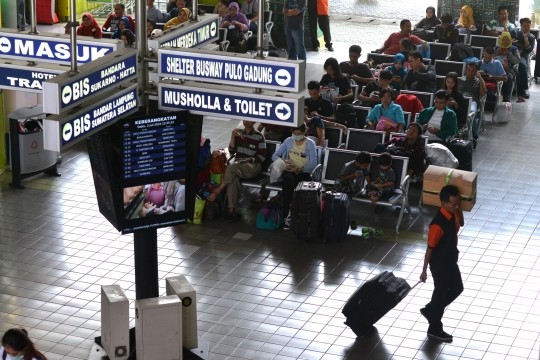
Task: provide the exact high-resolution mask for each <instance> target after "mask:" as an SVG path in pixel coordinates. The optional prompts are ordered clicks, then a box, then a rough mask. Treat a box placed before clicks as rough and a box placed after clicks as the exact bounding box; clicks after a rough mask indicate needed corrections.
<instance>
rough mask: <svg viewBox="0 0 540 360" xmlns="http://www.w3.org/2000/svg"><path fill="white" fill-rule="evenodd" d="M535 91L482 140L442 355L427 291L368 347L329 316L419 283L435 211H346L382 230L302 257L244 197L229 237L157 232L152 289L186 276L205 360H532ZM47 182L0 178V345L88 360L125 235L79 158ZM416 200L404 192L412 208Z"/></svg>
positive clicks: (537, 216) (214, 135)
mask: <svg viewBox="0 0 540 360" xmlns="http://www.w3.org/2000/svg"><path fill="white" fill-rule="evenodd" d="M374 36H375V35H374ZM376 36H378V38H377V39H376V40H377V41H382V40H381V35H380V34H378V35H376ZM361 44H362V43H361ZM347 48H348V44H345V43H337V44H336V52H335V53H334V54H332V55H334V56H336V57H338V59H345V58H346V54H347ZM309 54H310V59H309V62H310V65H309V66H310V67H309V71H313V73H316V72H317V69H320V70H318V71H322V66H320V60H321V59H322V58H323V57H325V56H328V55H329V54H327V53H323V52H321V53H319V54H314V53H309ZM313 63H314V65H312V64H313ZM318 76H320V73H319V75H318ZM314 78H317V77H314ZM538 88H539V86H538V85H533V88H532V89H531V99H530V100H529V101H527V102H526V103H523V104H517V103H515V102H513V105H514V109H513V114H512V121H511V122H510V123H509V124H505V125H498V126H494V125H492V124H491V123H489V122H488V124H487V131H486V132H484V133H481V140H480V142H479V146H478V150H477V151H476V152H475V155H474V168H475V171H478V172H479V185H478V202H477V205H476V206H475V208H474V210H473V212H471V213H466V214H465V221H466V225H465V227H464V228H463V230H462V232H461V234H460V241H459V244H460V245H459V249H460V251H461V253H460V261H459V265H460V267H461V271H462V273H463V280H464V285H465V291H464V293H463V294H462V295H461V296H460V297H459V298H458V299H457V300H456V302H455V303H453V304H452V305H451V306H450V307H449V308H448V309H447V311H446V313H445V317H444V324H445V329H446V330H447V331H448V332H450V333H452V334H453V335H454V341H453V343H451V344H439V343H437V342H433V341H431V340H427V339H426V334H425V331H426V329H427V323H426V321H425V320H424V319H423V318H422V317H421V316H420V313H419V312H418V310H419V308H420V307H421V306H423V305H424V304H425V303H426V302H427V301H428V299H429V297H430V294H431V291H432V289H433V283H432V281H431V279H428V282H427V283H426V284H423V285H421V286H420V287H418V288H417V289H415V290H414V291H412V292H411V293H410V294H409V295H408V296H407V297H406V298H405V300H404V301H403V302H402V303H400V304H399V305H398V306H397V307H396V308H395V309H394V310H392V311H390V312H389V313H388V314H387V315H386V316H385V317H384V318H383V319H381V320H380V321H379V322H378V323H377V324H376V331H373V332H372V333H371V334H369V335H368V336H367V337H365V338H362V339H356V337H355V336H354V334H353V333H352V332H351V331H350V330H349V329H348V328H347V327H346V326H345V325H344V324H343V321H344V318H343V316H342V314H341V308H342V306H343V304H344V303H345V301H346V300H347V299H348V297H349V295H350V294H351V293H352V292H353V291H355V290H356V288H357V287H358V286H359V285H361V284H362V282H363V281H364V280H366V279H368V278H370V277H372V276H374V275H375V274H377V273H379V272H381V271H384V270H393V271H394V273H395V274H396V275H398V276H401V277H404V278H406V279H407V280H408V281H409V283H411V284H414V283H415V282H416V281H417V279H418V277H419V275H420V272H421V266H422V262H423V256H424V252H425V247H426V240H425V238H426V236H425V231H426V228H427V225H428V223H429V221H430V220H431V217H432V216H433V214H434V212H435V211H436V209H434V208H425V209H424V212H420V211H419V209H418V208H417V207H416V206H413V220H412V221H405V222H404V224H403V225H402V229H403V230H402V231H401V233H400V234H399V235H394V234H393V231H392V230H391V228H392V227H393V224H394V223H395V221H396V217H394V216H393V215H392V214H391V213H390V211H388V210H387V211H386V212H385V213H383V214H382V215H377V216H375V215H374V214H373V213H372V212H371V209H370V207H369V206H361V205H357V204H355V205H354V206H353V218H354V219H357V220H358V222H359V223H360V224H362V225H363V224H368V225H370V226H375V227H377V228H382V229H384V230H385V236H384V237H383V238H382V239H380V240H376V241H365V240H363V239H362V238H361V237H359V236H355V234H351V235H350V236H348V237H347V239H346V240H345V241H343V242H341V243H339V244H311V243H303V242H299V241H297V240H295V239H294V237H293V235H292V234H291V233H286V232H284V231H282V230H278V231H274V232H271V231H263V230H257V229H256V228H255V226H254V219H255V216H256V213H257V211H258V208H257V207H255V206H252V205H251V204H250V203H249V196H247V197H246V199H244V200H243V201H242V207H241V209H240V210H241V211H242V212H243V214H244V218H243V221H242V222H239V223H237V224H235V225H234V226H230V225H229V224H228V223H225V222H222V221H220V220H218V221H214V222H207V223H205V224H204V226H196V225H186V226H181V227H175V228H165V229H160V230H159V238H158V246H159V276H160V279H163V278H165V277H168V276H173V275H177V274H185V275H187V277H188V278H189V280H190V281H191V282H192V283H193V284H194V286H195V287H196V289H197V291H198V309H199V314H198V318H199V321H198V326H199V331H200V335H202V336H203V337H205V338H206V339H207V340H209V341H210V343H211V348H210V349H211V355H210V359H230V360H232V359H256V360H259V359H276V360H278V359H351V360H352V359H355V360H356V359H374V360H375V359H376V360H379V359H383V360H388V359H393V360H394V359H441V360H443V359H487V360H497V359H509V360H510V359H537V358H538V353H539V339H538V335H539V333H540V328H539V326H538V324H539V323H540V299H539V300H537V298H538V292H539V288H540V258H539V256H540V242H539V240H540V231H539V230H537V225H538V223H539V221H540V197H538V193H539V192H538V188H537V186H538V184H540V171H539V170H538V169H539V165H540V158H539V157H538V156H537V154H538V153H537V152H536V151H539V150H540V145H538V141H537V138H538V136H539V135H540V128H539V124H540V116H539V115H538V110H540V105H538V104H539V99H540V94H539V92H538ZM236 124H237V123H236V122H223V121H220V120H209V119H207V120H205V124H204V134H205V135H207V136H208V137H209V138H211V139H212V144H213V147H216V146H220V145H221V146H223V145H225V144H226V142H227V138H228V133H230V130H231V129H232V128H233V127H234V126H235V125H236ZM60 170H61V172H62V177H60V178H47V177H45V176H36V177H34V178H32V179H30V180H26V181H24V183H25V185H26V186H27V188H26V189H25V190H16V189H12V188H10V187H9V186H8V185H7V184H8V182H9V181H10V173H9V172H7V173H6V174H4V175H1V176H0V214H1V215H2V218H1V219H0V259H1V261H0V334H1V333H3V332H4V331H5V330H7V329H9V328H11V327H14V326H24V327H25V328H27V329H28V330H29V331H30V336H31V337H32V339H34V340H35V342H36V345H37V347H38V348H39V349H40V350H42V351H43V352H45V354H46V356H47V357H48V359H50V360H54V359H66V360H67V359H87V358H88V356H89V352H90V348H91V347H92V342H93V338H94V337H95V336H97V335H100V313H99V310H100V297H99V291H100V286H101V285H106V284H115V283H116V284H119V285H120V286H121V287H122V288H123V289H124V291H125V292H126V294H127V296H128V297H129V298H130V299H132V300H133V299H134V298H135V292H134V286H135V285H134V273H133V245H132V236H121V235H119V234H118V232H116V231H115V230H114V229H113V227H112V226H111V225H109V224H108V222H107V221H106V220H105V219H104V218H103V216H101V215H100V213H99V211H98V209H97V205H96V199H95V192H94V185H93V182H92V179H91V176H90V163H89V161H88V157H87V154H86V152H85V149H84V147H83V146H76V147H74V148H72V149H70V150H69V151H68V152H66V153H65V154H63V163H62V165H61V166H60ZM419 194H420V191H419V190H418V189H412V200H411V203H412V204H413V205H415V204H417V203H418V198H419ZM246 195H249V194H246ZM160 286H161V292H162V293H164V291H165V289H164V283H163V281H161V283H160ZM131 315H132V317H133V312H132V314H131ZM156 358H157V359H159V356H157V357H156ZM160 360H161V359H160Z"/></svg>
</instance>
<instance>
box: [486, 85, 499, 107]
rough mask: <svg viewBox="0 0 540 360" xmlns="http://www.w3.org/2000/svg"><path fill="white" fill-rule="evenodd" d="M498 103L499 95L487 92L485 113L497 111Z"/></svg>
mask: <svg viewBox="0 0 540 360" xmlns="http://www.w3.org/2000/svg"><path fill="white" fill-rule="evenodd" d="M496 103H497V94H495V92H493V91H491V90H488V91H487V92H486V104H485V105H484V110H485V111H493V110H495V104H496Z"/></svg>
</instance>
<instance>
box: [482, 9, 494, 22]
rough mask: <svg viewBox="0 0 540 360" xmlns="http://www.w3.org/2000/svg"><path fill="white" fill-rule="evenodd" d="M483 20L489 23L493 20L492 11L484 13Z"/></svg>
mask: <svg viewBox="0 0 540 360" xmlns="http://www.w3.org/2000/svg"><path fill="white" fill-rule="evenodd" d="M483 17H484V20H486V21H489V20H493V19H495V17H494V12H493V11H484V16H483Z"/></svg>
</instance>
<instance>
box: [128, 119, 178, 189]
mask: <svg viewBox="0 0 540 360" xmlns="http://www.w3.org/2000/svg"><path fill="white" fill-rule="evenodd" d="M123 126H124V134H123V169H124V171H123V177H124V186H129V185H130V184H132V185H137V184H140V183H141V180H142V179H141V178H149V177H150V178H154V177H156V178H155V180H158V181H163V180H169V179H168V177H167V175H169V174H175V173H176V175H173V176H172V178H173V179H174V178H178V173H183V172H185V170H186V124H185V121H183V120H181V119H180V117H179V116H178V115H177V114H174V113H173V114H171V115H163V116H159V117H155V116H153V117H149V118H145V119H141V118H138V119H130V120H128V121H125V122H124V125H123ZM163 175H164V176H163ZM149 180H150V179H149ZM143 182H144V181H143Z"/></svg>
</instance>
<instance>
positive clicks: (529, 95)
mask: <svg viewBox="0 0 540 360" xmlns="http://www.w3.org/2000/svg"><path fill="white" fill-rule="evenodd" d="M523 97H524V98H525V99H529V98H530V97H531V94H529V93H528V92H527V91H525V93H523Z"/></svg>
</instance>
